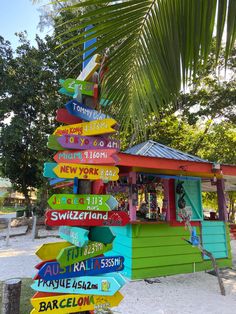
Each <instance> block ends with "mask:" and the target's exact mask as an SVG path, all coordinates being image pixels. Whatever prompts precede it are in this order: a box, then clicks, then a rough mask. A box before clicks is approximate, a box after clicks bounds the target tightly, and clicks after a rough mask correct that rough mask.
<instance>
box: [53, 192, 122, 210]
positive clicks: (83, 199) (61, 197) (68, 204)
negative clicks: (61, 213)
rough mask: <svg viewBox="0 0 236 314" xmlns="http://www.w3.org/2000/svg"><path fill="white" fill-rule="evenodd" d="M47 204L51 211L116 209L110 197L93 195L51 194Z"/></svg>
mask: <svg viewBox="0 0 236 314" xmlns="http://www.w3.org/2000/svg"><path fill="white" fill-rule="evenodd" d="M48 204H49V206H50V207H51V208H53V209H73V210H99V211H108V210H110V209H114V208H116V207H117V205H118V202H117V200H116V199H115V198H114V197H113V196H112V195H95V194H53V195H52V196H51V197H50V198H49V200H48Z"/></svg>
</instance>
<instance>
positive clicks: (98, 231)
mask: <svg viewBox="0 0 236 314" xmlns="http://www.w3.org/2000/svg"><path fill="white" fill-rule="evenodd" d="M88 236H89V240H91V241H98V242H102V243H104V244H107V243H112V242H113V241H114V239H115V237H116V236H115V235H114V233H113V232H112V231H111V229H110V228H109V227H91V228H90V230H89V235H88Z"/></svg>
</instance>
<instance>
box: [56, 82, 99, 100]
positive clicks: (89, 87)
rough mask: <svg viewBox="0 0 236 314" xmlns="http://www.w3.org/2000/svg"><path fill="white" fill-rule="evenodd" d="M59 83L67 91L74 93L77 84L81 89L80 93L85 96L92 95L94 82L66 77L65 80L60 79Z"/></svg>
mask: <svg viewBox="0 0 236 314" xmlns="http://www.w3.org/2000/svg"><path fill="white" fill-rule="evenodd" d="M60 84H61V85H62V87H64V88H65V90H66V91H68V92H69V93H74V92H75V87H76V86H77V88H79V90H80V91H81V94H83V95H87V96H93V95H94V83H90V82H86V81H81V80H75V79H73V78H68V79H66V80H65V81H64V80H60Z"/></svg>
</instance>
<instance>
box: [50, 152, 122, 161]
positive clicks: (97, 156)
mask: <svg viewBox="0 0 236 314" xmlns="http://www.w3.org/2000/svg"><path fill="white" fill-rule="evenodd" d="M53 159H54V160H55V161H56V162H57V163H67V164H68V163H73V164H80V163H84V164H105V165H115V164H116V163H117V162H118V160H119V159H118V157H117V155H116V150H115V149H103V150H95V149H93V150H92V149H91V150H84V151H80V150H74V151H71V150H64V151H60V152H58V153H57V154H56V155H55V156H54V157H53Z"/></svg>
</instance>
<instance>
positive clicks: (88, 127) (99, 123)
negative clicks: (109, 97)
mask: <svg viewBox="0 0 236 314" xmlns="http://www.w3.org/2000/svg"><path fill="white" fill-rule="evenodd" d="M116 126H117V122H116V121H115V120H114V119H111V118H109V119H103V120H93V121H90V122H84V123H77V124H71V125H66V126H60V127H58V128H57V129H56V130H55V131H54V133H53V134H54V135H58V136H62V135H66V134H75V135H83V136H87V135H88V136H90V135H103V134H111V133H115V132H116V129H114V127H116Z"/></svg>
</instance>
